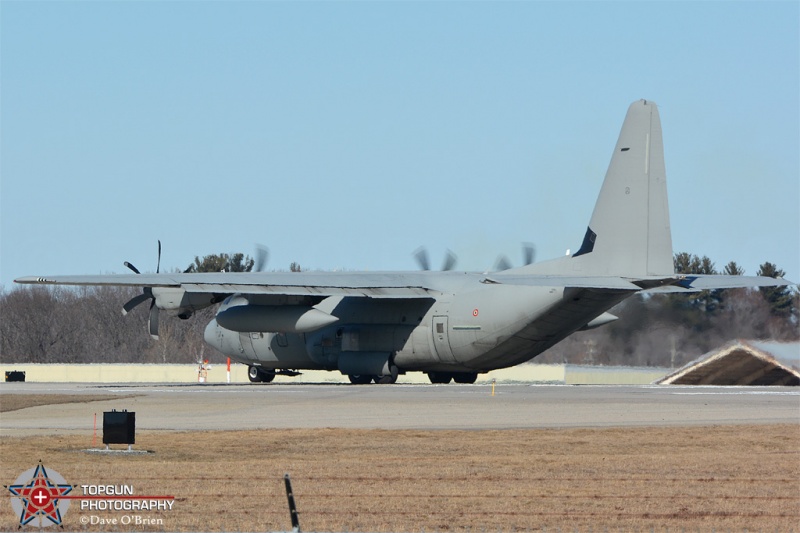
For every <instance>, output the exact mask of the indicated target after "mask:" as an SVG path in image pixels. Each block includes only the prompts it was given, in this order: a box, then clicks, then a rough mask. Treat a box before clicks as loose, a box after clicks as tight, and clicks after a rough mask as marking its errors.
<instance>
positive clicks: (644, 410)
mask: <svg viewBox="0 0 800 533" xmlns="http://www.w3.org/2000/svg"><path fill="white" fill-rule="evenodd" d="M13 394H70V395H72V394H75V395H81V396H86V397H87V399H88V398H89V397H91V396H92V395H100V394H102V395H114V396H119V398H118V399H111V400H107V399H106V400H100V401H94V402H89V403H86V402H82V403H66V404H57V405H43V406H39V407H30V408H26V409H21V410H17V411H10V412H4V413H2V414H0V435H5V436H12V435H32V434H39V435H41V434H57V433H84V432H91V431H92V427H93V423H94V415H95V413H96V414H97V415H98V421H99V422H101V421H102V418H101V416H102V412H103V411H110V410H112V409H117V410H122V409H127V410H128V411H135V412H136V428H137V430H139V431H142V430H178V431H193V430H220V429H225V430H232V429H269V428H326V427H337V428H381V429H471V430H477V429H510V428H517V429H521V428H566V427H631V426H685V425H715V424H768V423H798V422H800V390H798V389H797V388H790V387H786V388H783V387H768V388H767V387H764V388H757V387H679V386H652V385H649V386H569V385H565V386H556V385H546V386H542V385H509V384H503V385H497V387H496V389H495V394H494V396H493V395H492V387H491V385H388V386H387V385H384V386H379V385H367V386H353V385H331V384H320V385H314V384H299V385H284V384H244V385H241V384H236V385H228V384H220V385H212V384H205V385H171V384H162V385H141V384H127V385H126V384H116V385H108V384H102V385H100V384H52V383H49V384H37V383H2V384H0V402H1V401H2V398H3V397H5V396H6V395H13Z"/></svg>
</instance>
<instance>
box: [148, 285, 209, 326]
mask: <svg viewBox="0 0 800 533" xmlns="http://www.w3.org/2000/svg"><path fill="white" fill-rule="evenodd" d="M151 292H152V295H153V298H154V299H155V301H156V305H157V306H158V307H159V309H163V310H164V311H167V312H168V313H169V314H171V315H175V316H178V317H180V318H184V319H185V318H189V317H190V316H192V315H193V314H194V312H195V311H198V310H200V309H203V308H204V307H208V306H210V305H213V304H214V303H215V301H217V300H216V297H215V295H213V294H208V293H187V292H186V291H185V290H183V289H176V288H172V287H153V289H152V290H151Z"/></svg>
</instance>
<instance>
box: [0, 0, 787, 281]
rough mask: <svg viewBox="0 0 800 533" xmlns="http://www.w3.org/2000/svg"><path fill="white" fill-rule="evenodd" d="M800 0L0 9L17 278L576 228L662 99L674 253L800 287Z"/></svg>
mask: <svg viewBox="0 0 800 533" xmlns="http://www.w3.org/2000/svg"><path fill="white" fill-rule="evenodd" d="M799 6H800V4H799V3H798V2H777V3H770V2H736V3H729V2H701V3H693V2H665V3H659V2H647V3H625V2H621V3H606V2H578V3H570V2H507V3H498V2H492V3H488V2H464V3H461V2H430V3H428V2H374V3H371V2H324V3H316V2H299V3H296V2H291V3H289V2H257V1H253V2H68V1H67V2H36V1H32V2H12V1H2V2H0V35H1V37H0V45H1V46H2V48H1V49H0V54H1V55H0V76H1V77H0V91H1V92H0V106H2V107H0V135H1V137H0V179H2V181H1V182H0V186H1V188H0V228H1V229H2V234H0V284H2V285H3V286H4V287H5V288H6V289H8V288H10V286H11V284H12V283H11V282H12V280H13V279H14V278H15V277H19V276H24V275H48V274H98V273H111V272H127V270H126V269H125V268H124V267H123V265H122V262H123V261H125V260H128V261H131V262H132V263H134V264H135V265H137V266H138V267H139V268H140V269H142V270H151V271H152V270H154V269H155V265H156V240H157V239H161V240H162V241H163V245H164V252H163V257H162V269H173V268H185V267H186V266H187V265H188V264H189V263H190V262H191V261H192V260H193V258H194V257H195V256H196V255H201V256H202V255H206V254H210V253H219V252H236V251H241V252H245V253H248V254H251V255H252V254H253V249H254V248H253V246H254V243H264V244H265V245H267V246H268V247H269V249H270V253H271V257H270V263H269V265H268V268H270V269H287V268H288V266H289V263H290V262H292V261H297V262H299V263H300V264H301V265H302V266H303V267H304V268H318V269H340V268H343V269H349V270H373V271H374V270H401V269H413V268H416V265H415V263H414V260H413V258H412V256H411V252H412V251H413V250H414V249H415V248H416V247H417V246H419V245H426V246H427V247H428V248H429V250H430V253H431V256H432V262H433V263H434V264H437V265H438V264H439V263H440V261H441V258H442V257H443V254H444V250H445V249H446V248H450V249H452V250H453V251H455V252H456V253H457V254H458V256H459V260H460V261H459V266H460V267H461V268H463V269H471V270H484V269H486V268H488V267H490V266H491V265H492V264H493V262H494V260H495V258H496V257H497V255H498V254H499V253H506V254H508V255H509V256H510V257H511V259H512V261H513V262H515V263H516V264H519V262H520V261H521V252H520V243H521V242H523V241H530V242H533V243H535V244H536V247H537V259H546V258H549V257H555V256H559V255H562V254H564V253H565V251H566V249H567V248H571V249H572V250H573V251H574V250H575V249H576V248H577V247H578V246H579V245H580V242H581V239H582V237H583V234H584V231H585V228H586V225H587V223H588V221H589V217H590V215H591V213H592V208H593V206H594V201H595V198H596V196H597V193H598V191H599V188H600V184H601V182H602V179H603V176H604V174H605V170H606V167H607V165H608V162H609V160H610V157H611V151H612V149H613V147H614V144H615V142H616V139H617V135H618V133H619V128H620V126H621V124H622V120H623V118H624V115H625V112H626V110H627V107H628V105H629V104H630V103H631V102H632V101H634V100H637V99H640V98H646V99H649V100H654V101H655V102H657V103H658V104H659V106H660V112H661V119H662V125H663V129H664V144H665V151H666V163H667V178H668V187H669V192H670V208H671V214H672V233H673V243H674V248H675V250H676V251H687V252H691V253H696V254H700V255H703V254H705V255H708V256H709V257H710V258H711V259H712V260H713V261H714V262H715V263H716V265H717V267H719V268H722V267H723V266H724V265H725V264H726V263H727V262H728V261H729V260H732V259H733V260H736V261H737V262H738V263H739V264H740V265H741V266H743V267H744V268H745V269H746V272H747V273H748V274H755V272H756V270H757V269H758V265H759V264H761V263H762V262H764V261H772V262H774V263H776V264H777V265H778V266H779V267H781V268H783V269H784V270H785V271H786V273H787V277H789V278H790V279H793V280H794V281H800V155H799V153H800V107H799V102H800V38H799V37H798V35H799V31H798V28H800V7H799Z"/></svg>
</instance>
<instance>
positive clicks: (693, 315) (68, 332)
mask: <svg viewBox="0 0 800 533" xmlns="http://www.w3.org/2000/svg"><path fill="white" fill-rule="evenodd" d="M209 257H210V256H207V257H206V258H204V259H202V260H201V259H199V258H196V259H195V263H193V265H191V266H192V267H194V268H193V270H194V271H205V270H215V271H219V270H226V271H243V270H250V269H252V268H253V264H254V261H253V260H252V259H250V258H249V257H244V256H242V255H241V254H235V255H233V256H226V255H225V254H220V255H219V256H216V257H215V258H209ZM675 266H676V272H680V273H686V274H692V273H703V274H716V273H717V271H716V269H715V268H714V264H713V263H712V262H711V261H710V260H709V259H708V258H707V257H698V256H693V255H689V254H676V256H675ZM291 270H292V271H300V266H299V265H297V264H294V263H293V264H292V267H291ZM722 273H725V274H729V275H741V274H742V273H743V272H742V270H741V269H740V268H739V267H738V266H737V265H736V264H735V263H733V262H731V263H728V265H726V266H725V268H724V269H723V272H722ZM757 275H766V276H772V277H780V276H782V275H783V272H782V271H781V270H780V269H778V268H777V267H776V266H775V265H773V264H771V263H764V264H763V265H761V268H760V269H759V271H758V272H757ZM140 293H141V289H138V288H122V287H79V288H64V287H40V286H26V287H22V286H20V287H15V288H14V289H12V290H4V291H2V292H0V359H1V360H2V361H3V362H6V363H9V362H15V363H26V362H35V363H97V362H107V363H128V362H136V363H193V362H196V361H197V360H198V359H210V360H211V361H213V362H222V360H223V356H222V355H221V354H219V353H217V352H216V351H214V350H213V349H211V348H209V347H208V346H206V345H205V343H204V342H203V331H204V329H205V327H206V325H207V324H208V322H209V321H210V320H211V319H212V318H213V317H214V313H215V311H216V308H215V307H211V308H208V309H204V310H202V311H200V312H198V313H196V314H195V316H194V317H192V318H190V319H188V320H181V319H179V318H177V317H172V316H169V315H168V314H167V313H164V312H162V313H161V317H160V321H159V322H160V327H159V339H158V340H153V339H152V338H151V337H150V335H149V334H148V327H147V321H148V309H147V306H146V305H141V306H139V307H137V308H136V309H134V310H133V311H132V312H131V313H129V314H128V315H127V316H123V315H122V312H121V310H122V306H123V304H124V303H125V302H127V301H128V300H130V299H131V298H132V297H134V296H136V295H137V294H140ZM798 309H800V297H799V296H798V292H797V291H796V290H794V289H790V288H788V287H774V288H773V287H770V288H761V289H726V290H718V291H703V292H700V293H689V294H663V295H656V294H652V295H636V296H634V297H632V298H629V299H628V300H626V301H625V302H623V303H621V304H620V305H618V306H616V307H615V308H614V309H612V310H611V311H610V312H611V313H612V314H614V315H617V316H618V317H619V318H620V319H619V320H617V321H615V322H612V323H611V324H608V325H606V326H603V327H601V328H598V329H595V330H591V331H586V332H579V333H576V334H574V335H572V336H571V337H569V338H567V339H566V340H564V341H563V342H561V343H560V344H558V345H556V346H555V347H553V348H551V349H550V350H548V351H547V352H545V353H544V354H542V355H540V356H539V357H537V358H536V361H537V362H541V363H562V362H567V363H573V364H605V365H635V366H680V365H683V364H684V363H686V362H688V361H691V360H693V359H695V358H696V357H698V356H699V355H701V354H703V353H705V352H707V351H709V350H711V349H713V348H716V347H718V346H720V345H721V344H724V343H726V342H728V341H730V340H732V339H736V338H743V339H772V340H797V339H798V338H800V335H799V330H798Z"/></svg>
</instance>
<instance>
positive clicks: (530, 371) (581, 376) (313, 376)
mask: <svg viewBox="0 0 800 533" xmlns="http://www.w3.org/2000/svg"><path fill="white" fill-rule="evenodd" d="M206 369H207V375H206V378H205V382H206V383H226V382H227V370H226V367H225V364H224V363H223V364H212V365H210V367H206ZM12 370H20V371H23V372H25V380H26V381H31V382H38V383H198V381H199V380H198V377H199V368H198V365H186V364H184V365H155V364H138V365H137V364H111V363H101V364H87V365H67V364H64V365H58V364H48V365H43V364H13V363H3V364H0V372H2V374H0V375H2V376H5V373H6V372H8V371H12ZM668 371H669V369H659V368H623V367H588V366H571V365H540V364H536V363H532V364H522V365H517V366H515V367H511V368H503V369H500V370H493V371H491V372H489V373H487V374H480V375H479V376H478V381H477V383H485V384H490V383H491V382H492V380H495V381H496V382H497V383H498V384H500V383H553V384H570V385H578V384H589V385H592V384H607V385H612V384H632V385H636V384H647V383H652V382H653V381H655V380H657V379H660V378H661V377H663V376H665V375H666V374H667V373H668ZM247 382H249V380H248V379H247V367H246V366H245V365H241V364H232V365H231V383H247ZM275 382H284V383H348V382H349V381H348V379H347V377H346V376H343V375H342V374H340V373H339V372H326V371H320V370H309V371H303V373H302V375H300V376H297V377H287V376H277V377H276V378H275ZM397 382H398V383H430V381H429V380H428V376H427V375H426V374H423V373H421V372H410V373H408V374H406V375H401V376H400V378H399V379H398V380H397Z"/></svg>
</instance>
